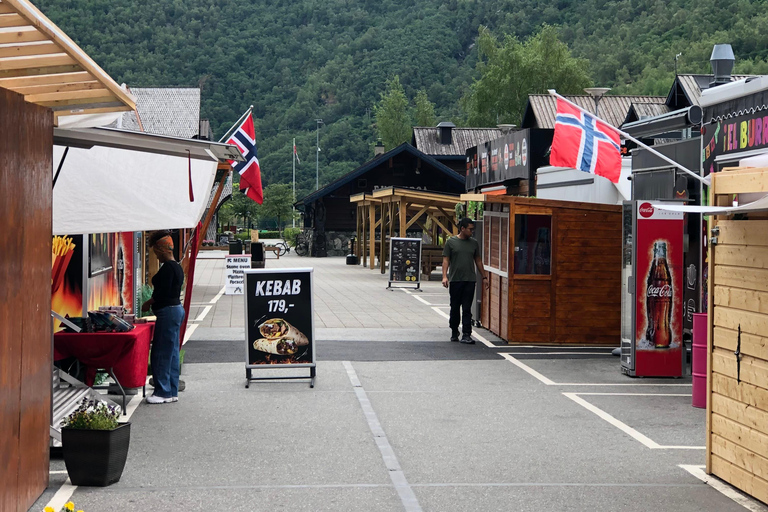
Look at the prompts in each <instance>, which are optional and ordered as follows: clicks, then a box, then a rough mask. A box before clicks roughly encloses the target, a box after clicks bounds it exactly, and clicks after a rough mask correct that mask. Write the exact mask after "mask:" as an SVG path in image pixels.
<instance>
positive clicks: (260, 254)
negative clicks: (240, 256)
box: [251, 242, 264, 268]
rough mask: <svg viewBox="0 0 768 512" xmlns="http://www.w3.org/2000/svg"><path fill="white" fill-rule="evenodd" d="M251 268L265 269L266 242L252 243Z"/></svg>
mask: <svg viewBox="0 0 768 512" xmlns="http://www.w3.org/2000/svg"><path fill="white" fill-rule="evenodd" d="M251 268H264V242H251Z"/></svg>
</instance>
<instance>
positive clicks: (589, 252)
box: [552, 207, 621, 345]
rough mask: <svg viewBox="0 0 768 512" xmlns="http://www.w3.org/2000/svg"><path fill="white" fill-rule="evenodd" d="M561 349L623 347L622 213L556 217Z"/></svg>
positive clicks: (559, 212)
mask: <svg viewBox="0 0 768 512" xmlns="http://www.w3.org/2000/svg"><path fill="white" fill-rule="evenodd" d="M553 231H554V234H553V252H554V254H553V259H552V261H553V289H552V293H553V294H554V303H555V322H554V323H555V331H554V333H553V336H552V341H553V342H555V343H580V344H608V345H613V344H616V345H618V343H619V339H620V337H621V210H620V209H619V208H618V207H617V209H616V211H615V212H614V211H594V210H577V209H555V210H554V211H553Z"/></svg>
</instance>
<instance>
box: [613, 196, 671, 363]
mask: <svg viewBox="0 0 768 512" xmlns="http://www.w3.org/2000/svg"><path fill="white" fill-rule="evenodd" d="M684 227H685V216H684V214H682V213H678V212H670V211H666V210H662V209H660V208H658V207H656V206H654V205H653V204H651V203H650V202H648V201H632V202H629V203H625V208H624V237H623V240H624V258H623V264H622V267H623V268H622V272H623V286H622V288H623V290H622V291H623V294H622V343H621V344H622V350H621V366H622V371H623V372H624V373H626V374H628V375H631V376H633V377H681V376H682V375H683V371H684V364H685V358H684V355H685V346H684V344H683V276H684V241H683V232H684Z"/></svg>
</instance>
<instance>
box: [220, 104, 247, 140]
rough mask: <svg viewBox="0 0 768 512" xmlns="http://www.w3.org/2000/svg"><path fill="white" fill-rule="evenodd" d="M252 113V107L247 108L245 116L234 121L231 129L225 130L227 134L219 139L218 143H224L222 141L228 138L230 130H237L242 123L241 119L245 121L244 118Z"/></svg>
mask: <svg viewBox="0 0 768 512" xmlns="http://www.w3.org/2000/svg"><path fill="white" fill-rule="evenodd" d="M252 111H253V105H251V106H250V107H248V110H246V111H245V114H243V115H241V116H240V119H238V120H237V121H235V124H233V125H232V127H231V128H230V129H229V130H227V132H226V133H225V134H224V136H223V137H222V138H220V139H219V142H223V141H224V139H226V138H227V137H228V136H229V134H230V133H231V132H232V130H234V129H235V128H237V127H238V126H240V123H241V122H242V121H243V119H245V116H247V115H248V114H250V113H251V112H252Z"/></svg>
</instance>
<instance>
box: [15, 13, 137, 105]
mask: <svg viewBox="0 0 768 512" xmlns="http://www.w3.org/2000/svg"><path fill="white" fill-rule="evenodd" d="M3 3H4V4H9V5H10V6H11V7H12V8H13V10H15V11H16V12H17V13H18V14H20V15H21V16H22V17H23V18H24V19H26V20H27V22H28V23H30V24H31V25H33V30H34V31H35V33H36V34H37V35H38V37H42V38H44V39H48V40H51V41H54V42H55V43H56V44H57V45H58V46H60V47H61V49H62V51H63V52H65V53H67V54H69V56H70V57H72V58H73V59H74V60H75V61H76V62H77V63H78V64H79V65H80V66H82V68H84V69H85V70H87V71H88V72H90V73H92V74H93V75H94V76H95V77H96V79H97V80H99V81H100V82H102V83H103V84H104V87H106V88H107V89H108V90H109V91H110V92H111V93H112V95H113V96H114V98H115V99H117V100H118V101H119V102H120V103H122V104H124V105H125V106H128V107H130V108H131V109H133V110H135V109H136V103H135V102H134V100H133V98H132V97H131V96H130V95H129V94H128V92H127V91H125V90H123V89H121V88H120V86H119V85H118V84H117V82H115V81H114V80H113V79H112V77H110V76H109V75H108V74H107V73H106V72H105V71H104V70H103V69H101V67H99V65H98V64H96V63H95V62H94V61H93V60H92V59H91V58H90V57H89V56H88V55H87V54H86V53H85V52H84V51H83V50H82V49H81V48H80V47H79V46H77V44H75V42H74V41H72V39H70V38H69V36H67V34H66V33H64V32H63V31H62V30H61V29H59V28H58V27H57V26H56V25H54V24H53V22H51V21H50V20H49V19H48V18H47V17H46V16H45V15H44V14H43V13H42V12H40V10H38V9H37V8H36V7H35V6H34V5H32V4H31V3H29V2H28V1H26V0H3ZM33 40H36V41H39V40H41V39H33Z"/></svg>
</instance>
